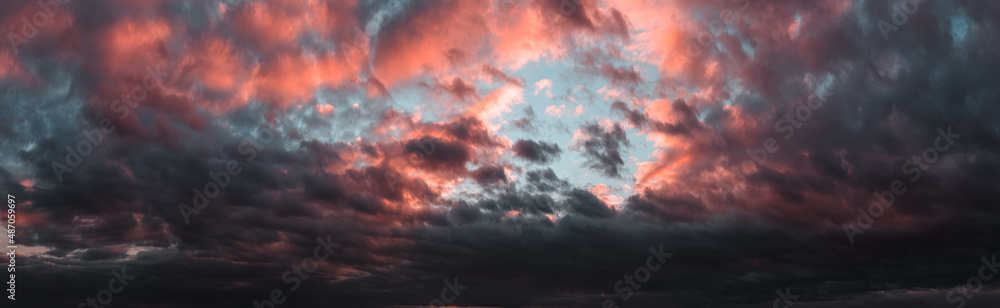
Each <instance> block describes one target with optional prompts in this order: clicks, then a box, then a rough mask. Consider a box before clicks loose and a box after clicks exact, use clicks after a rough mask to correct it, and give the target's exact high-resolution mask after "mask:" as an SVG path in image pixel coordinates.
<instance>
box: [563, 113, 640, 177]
mask: <svg viewBox="0 0 1000 308" xmlns="http://www.w3.org/2000/svg"><path fill="white" fill-rule="evenodd" d="M580 131H581V132H582V135H581V137H580V140H578V141H577V142H576V143H575V144H574V145H573V147H574V148H575V149H576V150H577V151H580V153H581V154H582V155H583V156H584V157H586V158H587V163H586V167H587V168H590V169H593V170H597V171H600V172H601V173H603V174H604V175H606V176H609V177H621V176H622V175H621V173H620V171H621V168H622V167H624V166H625V160H624V159H622V153H621V152H622V151H623V150H625V148H627V147H628V146H629V141H628V136H626V135H625V130H624V129H622V127H621V125H618V124H614V125H612V126H611V127H609V128H608V129H605V128H604V127H602V126H601V125H599V124H597V123H588V124H586V125H584V126H583V127H580Z"/></svg>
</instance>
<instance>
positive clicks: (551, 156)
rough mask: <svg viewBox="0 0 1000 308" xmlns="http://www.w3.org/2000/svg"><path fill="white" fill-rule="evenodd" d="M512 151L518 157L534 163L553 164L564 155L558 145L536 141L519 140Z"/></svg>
mask: <svg viewBox="0 0 1000 308" xmlns="http://www.w3.org/2000/svg"><path fill="white" fill-rule="evenodd" d="M512 150H514V154H516V155H517V156H518V157H520V158H523V159H526V160H528V161H530V162H534V163H548V162H551V161H553V160H556V159H558V158H559V154H560V153H562V149H561V148H559V145H558V144H555V143H548V142H545V141H538V142H536V141H534V140H518V141H517V142H515V143H514V147H513V149H512Z"/></svg>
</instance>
